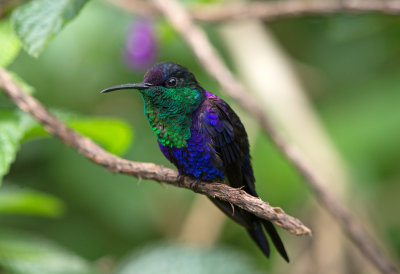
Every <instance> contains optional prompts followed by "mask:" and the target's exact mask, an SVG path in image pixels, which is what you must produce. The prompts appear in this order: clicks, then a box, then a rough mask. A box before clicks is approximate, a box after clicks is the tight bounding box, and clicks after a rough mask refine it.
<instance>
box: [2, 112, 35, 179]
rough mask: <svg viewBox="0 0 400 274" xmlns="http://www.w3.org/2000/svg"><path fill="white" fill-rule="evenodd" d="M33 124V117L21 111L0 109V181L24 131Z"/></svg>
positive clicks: (12, 158) (11, 160)
mask: <svg viewBox="0 0 400 274" xmlns="http://www.w3.org/2000/svg"><path fill="white" fill-rule="evenodd" d="M33 125H34V121H33V119H32V118H31V117H30V116H29V115H28V114H26V113H24V112H22V111H19V110H17V111H14V110H0V183H1V179H2V178H3V176H4V175H5V174H6V173H7V172H8V170H9V167H10V165H11V163H12V162H13V161H14V159H15V155H16V154H17V152H18V149H19V146H20V141H21V139H22V137H23V136H24V133H25V131H26V130H28V129H29V128H31V127H32V126H33Z"/></svg>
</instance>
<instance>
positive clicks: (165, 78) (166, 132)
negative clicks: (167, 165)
mask: <svg viewBox="0 0 400 274" xmlns="http://www.w3.org/2000/svg"><path fill="white" fill-rule="evenodd" d="M119 89H136V90H139V92H140V93H141V95H142V97H143V100H144V109H145V111H144V112H145V115H146V117H147V119H148V121H149V123H150V126H151V128H152V130H153V131H154V132H155V134H156V135H157V138H158V140H159V141H160V143H162V144H163V145H168V146H171V147H173V146H174V147H182V146H184V145H185V144H186V140H187V139H189V138H190V135H191V134H190V127H191V124H192V113H193V112H194V111H195V110H196V109H197V108H198V107H199V106H200V104H201V103H202V102H203V101H204V99H205V91H204V90H203V88H201V87H200V85H199V84H198V83H197V81H196V78H195V77H194V75H193V74H192V73H191V72H190V71H188V70H187V68H185V67H183V66H180V65H177V64H174V63H159V64H156V65H155V66H153V67H152V68H151V69H150V70H149V71H148V72H147V73H146V75H145V76H144V79H143V81H142V82H141V83H135V84H126V85H120V86H114V87H110V88H107V89H105V90H103V91H102V93H105V92H110V91H113V90H119Z"/></svg>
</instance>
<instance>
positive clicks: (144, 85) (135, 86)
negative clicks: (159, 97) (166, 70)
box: [101, 83, 152, 93]
mask: <svg viewBox="0 0 400 274" xmlns="http://www.w3.org/2000/svg"><path fill="white" fill-rule="evenodd" d="M151 86H152V84H149V83H136V84H125V85H119V86H114V87H110V88H106V89H103V90H102V91H101V93H106V92H110V91H113V90H119V89H138V90H141V89H146V88H149V87H151Z"/></svg>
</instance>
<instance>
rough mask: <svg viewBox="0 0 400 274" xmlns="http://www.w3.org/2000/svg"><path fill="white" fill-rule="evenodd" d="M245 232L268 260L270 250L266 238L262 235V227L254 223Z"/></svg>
mask: <svg viewBox="0 0 400 274" xmlns="http://www.w3.org/2000/svg"><path fill="white" fill-rule="evenodd" d="M247 232H248V233H249V234H250V236H251V238H252V239H253V240H254V242H256V244H257V245H258V247H259V248H260V249H261V251H262V252H263V253H264V255H265V256H266V257H267V258H269V254H270V248H269V243H268V240H267V237H266V236H265V234H264V231H263V229H262V226H261V224H260V223H259V222H257V221H256V222H254V223H253V225H252V227H251V228H248V229H247Z"/></svg>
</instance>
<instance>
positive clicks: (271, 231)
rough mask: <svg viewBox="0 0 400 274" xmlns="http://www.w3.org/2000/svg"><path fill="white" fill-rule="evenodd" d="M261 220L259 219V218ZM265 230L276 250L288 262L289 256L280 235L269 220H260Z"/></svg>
mask: <svg viewBox="0 0 400 274" xmlns="http://www.w3.org/2000/svg"><path fill="white" fill-rule="evenodd" d="M260 220H261V219H260ZM261 221H262V223H263V225H264V228H265V230H266V231H267V233H268V235H269V237H270V238H271V240H272V243H273V244H274V246H275V248H276V250H278V252H279V254H281V256H282V257H283V258H284V259H285V261H287V262H289V256H288V255H287V253H286V249H285V246H284V245H283V243H282V240H281V237H279V234H278V231H276V229H275V227H274V225H273V224H272V223H271V222H270V221H266V220H261Z"/></svg>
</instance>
